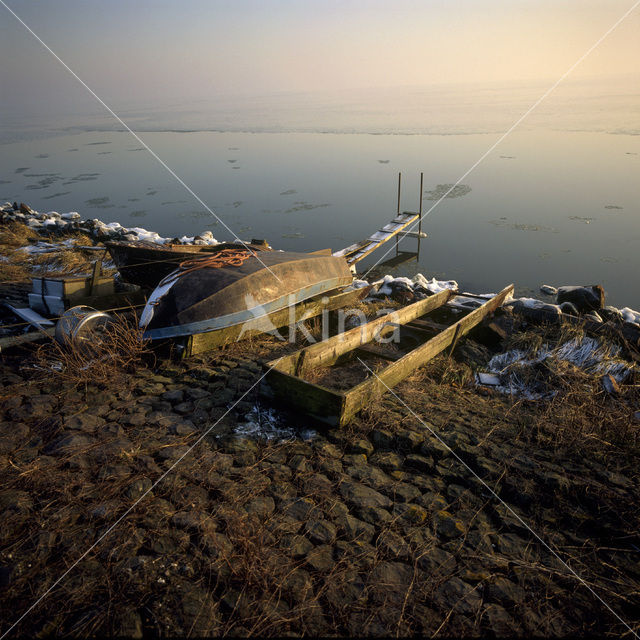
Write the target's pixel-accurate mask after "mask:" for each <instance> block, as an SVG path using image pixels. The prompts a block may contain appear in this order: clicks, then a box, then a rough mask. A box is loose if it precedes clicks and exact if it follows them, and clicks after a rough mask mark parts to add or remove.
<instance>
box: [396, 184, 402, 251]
mask: <svg viewBox="0 0 640 640" xmlns="http://www.w3.org/2000/svg"><path fill="white" fill-rule="evenodd" d="M401 184H402V172H400V171H399V172H398V210H397V212H396V215H397V216H399V215H400V186H401ZM398 253H399V249H398V234H396V255H398Z"/></svg>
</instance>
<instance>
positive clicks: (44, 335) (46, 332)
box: [0, 328, 55, 353]
mask: <svg viewBox="0 0 640 640" xmlns="http://www.w3.org/2000/svg"><path fill="white" fill-rule="evenodd" d="M54 335H55V329H54V328H50V329H41V330H39V331H33V332H32V333H23V334H21V335H19V336H7V337H5V338H0V353H3V352H5V351H7V350H8V349H11V348H13V347H19V346H20V345H23V344H28V343H30V342H38V341H40V340H45V339H51V338H53V337H54Z"/></svg>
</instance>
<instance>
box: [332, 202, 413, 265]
mask: <svg viewBox="0 0 640 640" xmlns="http://www.w3.org/2000/svg"><path fill="white" fill-rule="evenodd" d="M419 218H420V214H419V213H413V212H411V211H404V212H403V213H399V214H397V215H396V217H395V218H394V219H393V220H391V221H390V222H389V223H388V224H385V225H384V227H382V229H378V231H376V232H375V233H373V234H371V235H370V236H369V237H368V238H367V239H366V240H361V241H360V242H356V243H355V244H352V245H350V246H348V247H346V248H345V249H340V251H335V252H334V254H333V255H334V256H343V257H344V258H346V260H347V262H348V263H349V264H355V263H356V262H359V261H360V260H362V259H363V258H366V257H367V256H368V255H369V254H370V253H373V252H374V251H375V250H376V249H377V248H378V247H381V246H382V245H383V244H384V243H385V242H388V241H389V240H391V238H393V237H395V236H397V235H398V234H399V233H401V232H402V231H403V230H404V229H406V228H407V227H408V226H410V225H411V224H413V223H414V222H416V221H417V220H418V219H419ZM409 233H410V232H409ZM421 237H422V236H421Z"/></svg>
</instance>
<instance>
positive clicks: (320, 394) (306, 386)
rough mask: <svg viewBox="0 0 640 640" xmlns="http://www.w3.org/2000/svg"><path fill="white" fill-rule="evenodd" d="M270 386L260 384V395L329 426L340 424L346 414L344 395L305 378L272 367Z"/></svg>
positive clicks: (269, 374)
mask: <svg viewBox="0 0 640 640" xmlns="http://www.w3.org/2000/svg"><path fill="white" fill-rule="evenodd" d="M267 377H268V386H267V385H261V386H260V394H261V395H263V396H265V395H266V396H268V397H270V399H272V400H275V401H276V402H279V403H280V404H284V405H286V406H287V407H288V408H290V409H294V410H298V411H300V412H302V413H304V414H306V415H308V416H310V417H311V418H313V419H315V420H319V421H320V422H323V423H326V424H328V425H330V426H337V425H338V424H339V417H340V416H341V415H342V414H343V407H344V394H343V393H341V392H339V391H332V390H331V389H326V388H325V387H321V386H320V385H316V384H313V383H311V382H308V381H306V380H303V379H302V378H298V377H296V376H293V375H289V374H288V373H285V372H282V371H278V369H275V368H272V369H271V370H270V371H269V373H268V375H267Z"/></svg>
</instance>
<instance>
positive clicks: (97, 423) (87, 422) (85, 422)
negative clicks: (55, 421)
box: [64, 413, 107, 433]
mask: <svg viewBox="0 0 640 640" xmlns="http://www.w3.org/2000/svg"><path fill="white" fill-rule="evenodd" d="M105 424H107V421H106V420H105V419H104V418H101V417H100V416H95V415H93V414H92V413H78V414H77V415H75V416H71V417H69V418H67V419H66V420H65V421H64V426H65V428H66V429H79V430H80V431H86V432H88V433H92V432H94V431H96V430H98V429H100V427H103V426H104V425H105Z"/></svg>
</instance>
